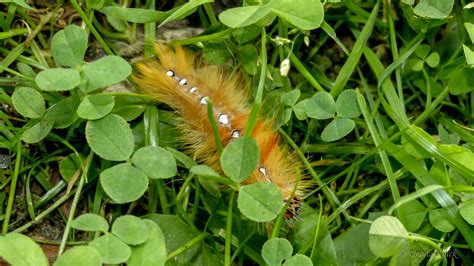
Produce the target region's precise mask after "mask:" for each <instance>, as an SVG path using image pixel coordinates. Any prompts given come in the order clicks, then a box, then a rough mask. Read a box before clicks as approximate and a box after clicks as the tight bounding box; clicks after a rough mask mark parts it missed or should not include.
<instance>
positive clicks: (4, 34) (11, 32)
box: [0, 28, 28, 40]
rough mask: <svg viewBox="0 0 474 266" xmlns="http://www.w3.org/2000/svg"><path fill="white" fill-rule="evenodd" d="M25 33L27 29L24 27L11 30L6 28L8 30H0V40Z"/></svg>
mask: <svg viewBox="0 0 474 266" xmlns="http://www.w3.org/2000/svg"><path fill="white" fill-rule="evenodd" d="M27 33H28V29H24V28H20V29H11V30H8V31H4V32H0V40H4V39H8V38H11V37H13V36H17V35H23V34H27Z"/></svg>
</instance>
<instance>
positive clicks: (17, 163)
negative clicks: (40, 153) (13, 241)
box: [2, 140, 22, 235]
mask: <svg viewBox="0 0 474 266" xmlns="http://www.w3.org/2000/svg"><path fill="white" fill-rule="evenodd" d="M21 148H22V146H21V141H20V140H17V147H16V158H15V160H16V161H15V168H14V170H13V177H12V179H11V183H10V191H9V194H8V203H7V209H6V211H5V218H4V220H3V228H2V235H6V234H7V233H8V225H9V223H10V217H11V215H12V208H13V201H14V200H15V191H16V185H17V182H18V175H19V171H20V164H21V159H22V158H21V157H22V156H21V151H22V150H21Z"/></svg>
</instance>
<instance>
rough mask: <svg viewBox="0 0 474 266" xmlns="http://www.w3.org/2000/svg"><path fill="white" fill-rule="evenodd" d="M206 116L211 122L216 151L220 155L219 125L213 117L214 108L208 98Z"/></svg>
mask: <svg viewBox="0 0 474 266" xmlns="http://www.w3.org/2000/svg"><path fill="white" fill-rule="evenodd" d="M207 118H208V119H209V123H211V126H212V131H213V133H214V140H215V143H216V149H217V153H218V154H219V155H221V154H222V140H221V135H220V134H219V126H218V125H217V123H216V119H215V117H214V109H213V105H212V101H211V100H210V99H207Z"/></svg>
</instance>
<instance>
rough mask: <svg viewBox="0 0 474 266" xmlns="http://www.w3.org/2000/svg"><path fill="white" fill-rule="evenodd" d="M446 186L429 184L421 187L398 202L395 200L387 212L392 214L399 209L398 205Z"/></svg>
mask: <svg viewBox="0 0 474 266" xmlns="http://www.w3.org/2000/svg"><path fill="white" fill-rule="evenodd" d="M442 188H444V187H443V186H441V185H429V186H427V187H424V188H421V189H419V190H417V191H415V192H413V193H410V194H408V195H405V196H403V197H401V198H400V199H399V200H398V201H397V202H395V203H394V204H393V205H392V207H390V209H389V210H388V212H387V214H388V215H392V213H393V211H394V210H395V209H397V208H398V207H400V206H402V205H403V204H406V203H408V202H410V201H412V200H415V199H417V198H420V197H423V196H424V195H427V194H430V193H432V192H433V191H435V190H438V189H442Z"/></svg>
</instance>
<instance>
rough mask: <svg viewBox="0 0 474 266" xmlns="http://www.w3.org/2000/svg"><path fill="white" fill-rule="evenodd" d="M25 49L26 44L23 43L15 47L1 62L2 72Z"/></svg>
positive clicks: (0, 71) (0, 68)
mask: <svg viewBox="0 0 474 266" xmlns="http://www.w3.org/2000/svg"><path fill="white" fill-rule="evenodd" d="M24 49H25V45H24V44H23V43H22V44H20V45H18V46H17V47H15V48H13V50H11V52H9V53H8V55H7V56H6V57H5V58H4V59H3V60H2V62H0V74H1V73H2V72H3V70H4V69H6V68H8V66H10V65H11V64H12V63H13V62H15V60H16V59H17V58H18V56H20V55H21V54H22V53H23V51H24Z"/></svg>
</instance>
